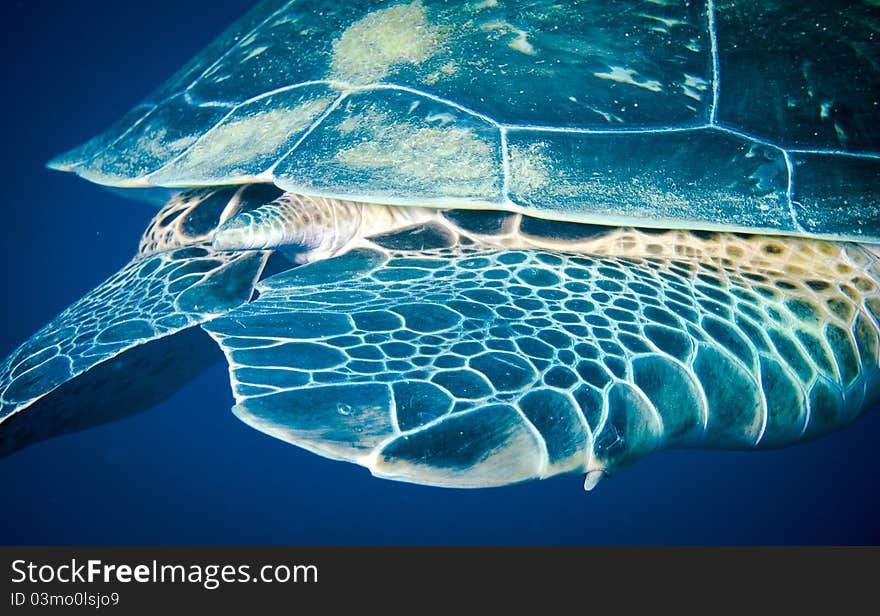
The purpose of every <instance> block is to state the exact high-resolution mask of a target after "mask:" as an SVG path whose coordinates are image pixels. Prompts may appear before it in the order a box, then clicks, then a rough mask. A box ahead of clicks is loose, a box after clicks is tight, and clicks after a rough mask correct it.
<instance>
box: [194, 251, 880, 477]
mask: <svg viewBox="0 0 880 616" xmlns="http://www.w3.org/2000/svg"><path fill="white" fill-rule="evenodd" d="M728 239H729V241H731V242H733V241H739V242H746V243H747V242H748V241H749V240H743V239H741V238H733V237H730V238H728ZM383 241H384V243H385V245H386V246H387V245H391V244H394V242H389V241H388V239H387V238H385V239H384V240H383ZM718 241H720V242H722V243H723V242H724V241H726V240H725V238H719V240H718ZM753 243H754V244H755V247H756V248H758V247H760V246H762V244H761V240H759V239H758V240H754V241H753ZM694 244H695V245H696V244H697V240H696V239H695V240H694ZM810 246H811V244H804V246H801V247H799V248H802V249H803V250H808V249H809V248H810ZM838 249H839V250H845V249H840V248H838ZM793 252H796V250H794V249H793ZM724 263H725V260H724V259H719V260H718V261H716V262H714V263H713V262H712V261H711V259H708V258H706V259H704V260H702V261H701V260H699V259H681V260H677V259H670V258H665V259H664V258H630V257H627V258H623V257H619V256H588V255H585V254H573V253H566V252H564V251H558V250H557V251H551V250H536V249H531V250H529V249H526V250H510V249H508V250H505V249H498V248H492V247H485V246H483V247H480V246H479V245H474V244H471V245H452V246H446V247H436V248H430V249H426V250H419V251H417V252H414V251H410V250H396V249H388V250H385V249H381V248H361V249H358V250H354V251H352V252H350V253H348V254H346V255H344V256H341V257H337V258H334V259H330V260H327V261H323V262H318V263H314V264H309V265H305V266H302V267H300V268H297V269H295V270H291V271H289V272H286V273H284V274H280V275H277V276H274V277H270V278H267V279H266V280H264V281H262V282H261V283H259V284H258V290H259V292H260V297H259V299H257V300H256V301H254V302H251V303H249V304H246V305H243V306H241V307H239V308H237V309H235V310H234V311H232V312H230V313H229V314H228V315H226V316H224V317H221V318H218V319H215V320H212V321H211V322H209V323H206V324H205V325H203V328H204V329H206V330H207V331H208V332H209V333H211V335H212V336H213V337H214V338H215V339H216V340H217V341H218V342H219V344H220V345H221V347H222V348H223V351H224V352H225V353H226V356H227V360H228V361H229V365H230V376H231V380H232V384H233V393H234V395H235V399H236V406H235V409H234V411H235V413H236V414H237V415H238V417H239V418H241V419H242V420H243V421H245V422H246V423H248V424H249V425H251V426H253V427H255V428H257V429H258V430H261V431H263V432H266V433H267V434H270V435H272V436H275V437H277V438H280V439H282V440H285V441H288V442H290V443H293V444H295V445H298V446H300V447H304V448H306V449H308V450H311V451H313V452H316V453H319V454H321V455H324V456H327V457H330V458H334V459H340V460H345V461H349V462H356V463H358V464H361V465H364V466H366V467H368V468H369V469H370V471H371V472H373V473H374V474H375V475H377V476H381V477H386V478H391V479H398V480H404V481H410V482H415V483H423V484H431V485H441V486H450V487H484V486H494V485H503V484H508V483H514V482H519V481H525V480H529V479H536V478H543V477H548V476H550V475H555V474H558V473H565V472H586V473H588V474H591V475H590V476H591V477H592V478H593V480H594V481H592V482H589V481H588V482H587V485H591V483H595V478H596V477H599V476H601V474H605V473H610V472H613V471H615V470H616V469H618V468H621V467H624V466H626V465H628V464H630V463H632V462H634V461H636V460H637V459H639V458H641V457H643V456H645V455H647V454H649V453H651V452H652V451H655V450H657V449H660V448H663V447H705V448H757V447H777V446H782V445H787V444H791V443H794V442H797V441H799V440H802V439H805V438H810V437H813V436H818V435H820V434H824V433H827V432H829V431H831V430H834V429H837V428H839V427H842V426H843V425H846V424H847V423H849V422H850V421H852V420H853V419H854V418H855V417H856V416H857V415H858V414H859V412H860V411H861V410H862V409H863V408H865V407H866V406H867V401H866V399H865V392H866V391H868V392H876V388H877V384H878V382H880V378H878V377H880V371H878V359H877V353H878V333H877V327H878V326H877V321H876V316H877V315H873V316H872V314H871V311H870V308H869V305H868V304H862V303H860V302H855V301H853V300H852V299H851V298H849V297H848V296H847V295H846V293H845V292H844V291H841V289H840V288H838V287H836V286H834V285H827V287H826V288H825V289H824V291H823V293H824V296H822V295H821V294H818V293H814V292H813V290H812V289H811V287H809V285H806V284H802V282H803V281H801V280H799V279H798V277H797V276H798V274H791V273H790V272H786V271H785V267H786V264H785V263H783V262H782V261H780V263H779V265H780V268H781V271H778V272H776V273H775V274H772V275H771V274H756V273H754V272H752V271H750V269H749V266H748V264H747V263H744V264H731V263H730V262H729V261H726V265H724ZM791 271H792V272H800V274H799V275H800V276H803V275H804V273H803V271H802V270H799V269H795V267H794V266H792V270H791ZM758 277H760V278H761V280H760V281H759V280H758V279H757V278H758ZM873 297H874V301H875V303H876V292H875V294H874V296H873ZM832 300H833V301H832ZM807 313H809V315H807ZM806 316H809V317H810V318H806ZM792 324H796V325H797V328H796V329H795V328H793V327H792ZM597 473H599V474H597Z"/></svg>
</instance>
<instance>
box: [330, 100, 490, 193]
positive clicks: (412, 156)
mask: <svg viewBox="0 0 880 616" xmlns="http://www.w3.org/2000/svg"><path fill="white" fill-rule="evenodd" d="M339 129H340V131H342V132H350V131H355V130H357V131H359V132H361V131H362V132H363V133H365V134H366V136H367V137H368V138H367V139H366V140H362V141H359V142H357V143H355V144H354V145H352V146H350V147H348V148H346V149H343V150H341V151H339V152H338V153H337V154H336V156H335V159H336V160H337V161H338V162H341V163H344V164H345V165H349V166H354V167H368V168H384V169H387V170H389V171H393V173H394V174H395V175H396V176H397V178H399V179H401V180H406V181H410V182H413V183H414V184H416V185H420V186H430V187H432V188H433V191H434V192H436V193H439V194H449V195H456V196H457V195H460V194H466V193H470V194H477V195H491V194H493V193H496V192H497V190H498V175H499V174H498V167H497V165H496V154H495V146H494V145H493V144H492V143H491V141H490V140H488V139H485V138H483V137H481V136H480V135H479V134H477V132H476V131H475V130H473V129H472V128H470V127H465V126H456V125H455V124H454V123H446V122H438V123H437V124H426V123H423V122H413V121H410V122H402V121H394V122H391V121H389V119H388V118H387V117H386V116H385V115H384V114H382V113H370V112H367V113H363V114H359V115H355V116H352V117H349V118H347V119H346V120H345V121H344V122H342V123H341V124H340V126H339Z"/></svg>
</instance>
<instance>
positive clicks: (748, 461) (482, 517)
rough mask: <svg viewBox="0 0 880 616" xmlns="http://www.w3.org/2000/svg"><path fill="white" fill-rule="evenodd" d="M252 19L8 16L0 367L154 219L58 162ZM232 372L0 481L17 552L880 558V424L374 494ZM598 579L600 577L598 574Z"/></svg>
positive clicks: (126, 8) (167, 9) (159, 7)
mask: <svg viewBox="0 0 880 616" xmlns="http://www.w3.org/2000/svg"><path fill="white" fill-rule="evenodd" d="M247 4H248V3H246V2H240V1H239V2H217V1H205V0H198V1H195V0H187V1H186V2H180V1H179V0H176V1H169V0H152V1H151V2H149V3H145V2H137V3H135V2H127V1H125V2H123V1H117V2H112V1H108V0H97V1H95V0H93V1H90V2H87V3H86V2H5V3H2V8H0V15H2V21H0V23H2V27H3V30H4V32H3V37H0V45H2V46H3V53H2V54H0V58H2V63H3V70H2V74H0V75H2V79H3V90H2V96H0V105H2V114H0V122H2V124H0V135H2V142H3V143H2V145H3V149H2V166H0V169H2V171H0V174H2V178H3V183H2V193H0V195H2V201H3V206H2V219H0V237H2V242H0V253H2V254H0V263H3V266H2V289H3V291H2V301H0V323H2V327H0V353H2V354H4V355H5V354H6V353H7V352H9V351H11V350H12V349H13V348H14V347H15V346H17V345H18V344H19V343H20V342H22V341H23V340H24V339H25V338H27V337H28V336H29V335H30V334H31V333H33V332H34V331H35V330H37V329H38V328H39V327H40V326H42V325H43V324H44V323H45V322H47V321H48V320H50V319H51V318H52V317H53V316H55V315H56V314H57V313H58V312H60V311H61V310H62V309H63V308H65V307H66V306H67V305H69V304H70V303H72V302H73V301H74V300H76V299H77V298H79V297H80V296H82V295H83V294H84V293H85V292H86V291H87V290H89V289H90V288H92V287H94V286H95V285H97V284H98V283H100V282H101V281H102V280H104V279H105V278H106V277H107V276H109V275H110V274H112V273H113V272H115V271H116V270H117V269H118V268H119V267H121V266H122V265H123V264H124V263H125V262H127V260H128V259H129V258H130V257H131V256H132V254H133V251H134V250H135V247H136V244H137V240H138V238H139V236H140V234H141V232H142V230H143V228H144V227H145V225H146V224H147V222H148V221H149V219H150V218H151V216H152V213H153V211H152V210H151V209H150V207H149V206H147V205H144V204H141V203H138V202H135V201H129V200H126V199H124V198H122V197H120V196H118V195H116V194H112V193H110V192H109V191H106V190H103V189H101V188H99V187H97V186H95V185H92V184H89V183H87V182H86V181H84V180H81V179H79V178H76V177H75V176H73V175H69V174H62V173H58V172H52V171H48V170H46V169H45V168H44V163H45V161H46V160H48V159H49V158H50V157H51V156H53V155H55V154H57V153H59V152H61V151H63V150H66V149H67V148H69V147H71V146H74V145H77V144H79V143H81V142H82V141H84V140H85V139H87V138H89V137H91V136H92V135H93V134H95V133H97V132H99V131H100V130H102V129H104V128H105V127H106V126H107V125H108V124H110V123H111V122H112V121H114V120H115V119H117V118H118V117H119V116H120V115H121V114H122V113H124V112H125V111H127V110H128V109H129V108H130V107H131V106H133V105H134V104H135V103H137V102H138V101H139V100H141V99H142V98H143V97H144V96H146V95H147V94H148V93H149V91H150V90H152V89H153V88H154V87H155V86H157V85H159V84H160V83H161V82H162V81H164V80H165V79H166V78H167V77H168V76H170V75H171V73H172V72H173V71H175V70H176V69H177V68H178V67H180V66H181V65H182V64H183V63H184V62H185V61H186V60H188V59H189V58H190V57H191V56H192V55H193V54H194V53H195V52H197V51H198V50H199V49H200V48H201V47H202V46H203V45H204V44H206V43H207V42H208V41H209V40H210V39H211V38H213V37H214V36H215V35H216V34H218V33H219V32H220V31H221V30H222V29H223V28H225V27H226V26H227V25H228V24H229V23H231V21H232V20H233V19H234V18H236V17H237V16H238V15H240V14H241V13H242V12H243V11H244V10H245V9H246V7H247ZM231 405H232V396H231V394H230V390H229V385H228V381H227V378H226V371H225V366H224V365H221V364H218V365H217V366H215V367H214V368H213V369H211V370H209V371H208V372H207V373H205V374H204V375H202V376H201V377H200V378H198V379H197V380H196V381H194V382H193V383H191V384H190V385H189V386H187V387H186V388H185V389H184V390H182V391H181V392H179V393H178V394H177V395H176V396H175V397H174V398H172V399H171V400H170V401H168V402H167V403H165V404H163V405H161V406H160V407H158V408H156V409H154V410H152V411H149V412H147V413H144V414H141V415H138V416H135V417H131V418H128V419H125V420H123V421H119V422H116V423H113V424H109V425H105V426H102V427H99V428H96V429H92V430H89V431H86V432H81V433H78V434H75V435H70V436H65V437H61V438H56V439H52V440H49V441H46V442H43V443H40V444H37V445H34V446H31V447H30V448H28V449H26V450H24V451H21V452H18V453H16V454H14V455H12V456H9V457H7V458H5V459H0V543H4V544H608V543H611V544H705V543H709V544H765V543H771V544H801V543H806V544H877V543H878V540H880V524H878V518H880V493H878V490H877V489H876V486H877V477H878V469H880V452H878V448H877V446H876V443H877V441H878V438H880V413H877V412H874V413H873V414H869V416H867V417H865V418H864V419H862V420H860V421H859V422H857V423H856V424H855V425H853V426H851V427H850V428H848V429H846V430H844V431H842V432H839V433H837V434H834V435H831V436H828V437H825V438H822V439H820V440H817V441H814V442H812V443H807V444H803V445H799V446H796V447H792V448H788V449H784V450H778V451H768V452H702V451H677V452H663V453H659V454H655V455H652V456H650V457H648V458H646V459H644V460H642V461H641V462H639V463H637V464H636V465H635V466H634V467H632V468H630V469H628V470H626V471H624V472H622V473H621V474H620V475H618V476H616V477H614V478H611V479H608V480H604V481H603V482H602V483H600V485H599V486H598V488H597V489H596V490H595V491H593V492H592V493H585V492H583V490H582V489H581V482H582V478H581V477H579V476H576V475H571V476H566V477H562V478H555V479H551V480H548V481H543V482H534V483H530V484H525V485H519V486H512V487H507V488H498V489H491V490H475V491H456V490H448V489H438V488H426V487H420V486H413V485H408V484H402V483H396V482H389V481H384V480H379V479H374V478H372V477H371V475H370V474H369V473H368V472H367V471H366V470H365V469H363V468H361V467H357V466H354V465H349V464H344V463H340V462H333V461H329V460H325V459H323V458H320V457H318V456H315V455H313V454H310V453H308V452H305V451H303V450H300V449H297V448H295V447H292V446H290V445H287V444H285V443H282V442H281V441H277V440H275V439H272V438H270V437H268V436H266V435H264V434H262V433H259V432H257V431H255V430H253V429H251V428H249V427H248V426H246V425H244V424H243V423H241V422H240V421H239V420H238V419H236V418H235V417H234V416H233V415H232V413H231V412H230V411H229V408H230V406H231ZM585 564H587V563H585Z"/></svg>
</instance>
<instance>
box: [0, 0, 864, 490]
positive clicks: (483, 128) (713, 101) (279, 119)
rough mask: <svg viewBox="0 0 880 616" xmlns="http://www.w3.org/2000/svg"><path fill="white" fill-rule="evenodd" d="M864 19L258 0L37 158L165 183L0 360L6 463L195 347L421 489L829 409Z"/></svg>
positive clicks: (848, 400)
mask: <svg viewBox="0 0 880 616" xmlns="http://www.w3.org/2000/svg"><path fill="white" fill-rule="evenodd" d="M878 26H880V16H878V13H877V10H876V6H875V4H874V3H872V2H863V3H853V4H852V5H850V6H847V7H846V8H835V7H833V6H830V5H828V4H827V3H823V4H819V3H803V2H791V1H771V0H766V1H758V2H735V1H726V2H720V1H719V2H713V1H712V0H706V1H694V2H681V3H679V2H672V1H669V2H666V1H662V2H661V1H658V0H653V1H636V0H631V1H627V2H619V1H615V2H611V1H599V0H590V1H589V2H586V1H571V2H565V3H552V2H545V1H537V2H517V1H513V0H483V1H471V2H463V1H443V0H422V1H418V0H417V1H415V2H408V3H407V2H393V1H392V2H381V1H369V2H330V1H328V0H312V1H290V2H280V1H278V0H268V1H266V2H263V3H261V4H259V5H258V6H256V7H255V8H254V9H253V10H252V11H251V12H249V13H248V14H247V15H245V16H244V17H243V18H242V19H241V20H240V21H238V22H237V23H236V24H234V25H233V26H232V27H231V28H230V29H229V30H228V31H227V32H226V33H224V34H223V35H221V36H220V37H219V38H218V39H217V40H216V41H214V42H213V43H212V44H211V45H209V46H208V48H207V49H205V50H204V51H203V52H202V53H200V54H199V55H198V56H196V57H195V59H193V60H192V61H191V62H190V63H189V64H188V65H187V66H186V67H184V68H183V69H182V70H181V71H180V72H179V73H177V74H176V75H175V76H174V77H172V78H171V80H170V81H169V82H168V83H166V84H165V85H163V86H162V87H161V88H159V89H158V90H157V91H156V92H155V93H154V94H153V95H152V96H151V97H149V98H148V99H147V100H146V101H145V102H144V103H142V104H140V105H138V106H137V107H135V108H134V109H133V110H132V111H131V112H130V113H129V114H127V115H126V116H124V117H123V118H122V119H121V120H120V121H119V122H118V123H117V124H115V125H114V126H113V127H111V128H110V129H108V130H107V132H105V133H103V134H102V135H99V136H98V137H96V138H94V139H92V140H91V141H89V142H87V143H86V144H84V145H82V146H80V147H79V148H76V149H74V150H72V151H71V152H68V153H67V154H65V155H63V156H60V157H58V158H57V159H55V160H53V161H52V162H51V163H50V166H52V167H53V168H56V169H62V170H67V171H73V172H75V173H77V174H78V175H80V176H82V177H84V178H86V179H89V180H91V181H94V182H97V183H100V184H104V185H107V186H112V187H117V188H125V189H129V190H130V191H133V192H137V189H149V188H154V189H158V188H162V189H171V190H172V192H173V196H171V198H170V201H168V202H167V203H166V205H165V206H164V207H163V208H162V209H161V211H160V212H159V213H158V214H157V216H156V217H155V219H154V220H153V222H152V223H151V224H150V226H149V228H148V229H147V231H146V232H145V234H144V236H143V238H142V240H141V243H140V248H139V250H138V253H137V255H136V256H135V258H134V259H133V260H132V261H131V263H129V264H128V265H126V266H125V267H124V268H123V269H122V270H120V272H118V273H117V274H115V275H114V276H113V277H111V278H110V279H109V280H107V281H106V282H104V283H103V284H101V285H100V286H98V287H97V288H96V289H94V290H93V291H92V292H91V293H89V294H88V295H86V296H85V297H84V298H82V299H81V300H79V301H78V302H77V303H75V304H74V305H73V306H71V307H70V308H68V309H67V310H66V311H64V312H63V313H62V314H61V315H59V316H58V317H57V318H56V319H55V320H53V321H52V322H51V323H49V324H48V325H47V326H46V327H44V328H43V329H42V330H40V331H39V332H37V333H36V334H35V335H34V336H33V337H31V338H30V339H29V340H27V341H26V342H25V343H24V344H23V345H22V346H21V347H20V348H19V349H17V350H16V351H15V352H14V353H12V354H11V355H10V356H9V357H8V358H7V359H6V360H5V362H4V363H3V364H2V366H0V452H2V453H9V452H12V451H15V450H17V449H19V448H21V447H23V446H25V445H27V444H29V443H31V442H34V441H36V440H39V439H41V438H45V437H47V436H51V435H53V434H58V433H64V432H68V431H72V430H76V429H81V428H83V427H86V426H89V425H93V424H96V423H100V422H103V421H107V420H109V419H112V418H114V417H118V416H120V415H123V414H126V413H131V412H135V411H138V410H141V409H144V408H148V407H149V406H151V405H152V404H154V403H156V402H157V401H158V400H161V399H162V398H164V397H166V396H167V395H169V394H170V393H171V392H172V391H174V390H175V388H177V387H178V386H179V385H180V384H182V383H184V382H186V381H187V380H188V379H189V378H191V377H192V376H193V375H194V374H196V373H197V372H198V371H199V370H201V369H202V368H203V367H204V366H205V365H206V364H207V363H209V362H210V361H212V359H213V358H214V352H215V349H216V345H219V347H220V348H221V349H222V351H223V353H224V354H225V357H226V360H227V362H228V364H229V374H230V379H231V382H232V388H233V393H234V396H235V401H236V405H235V407H234V412H235V413H236V414H237V415H238V417H240V418H241V419H242V420H243V421H245V422H246V423H248V424H250V425H251V426H253V427H255V428H257V429H258V430H261V431H263V432H266V433H268V434H271V435H273V436H275V437H277V438H280V439H283V440H285V441H288V442H291V443H293V444H295V445H298V446H300V447H304V448H306V449H309V450H311V451H314V452H316V453H319V454H321V455H324V456H327V457H331V458H335V459H341V460H347V461H352V462H356V463H358V464H362V465H364V466H367V467H368V468H369V469H370V470H371V471H372V472H373V473H374V474H375V475H378V476H381V477H387V478H391V479H399V480H404V481H411V482H417V483H425V484H432V485H443V486H458V487H482V486H494V485H503V484H508V483H513V482H519V481H526V480H529V479H537V478H544V477H549V476H552V475H556V474H559V473H569V472H579V473H583V474H584V475H585V476H586V481H585V486H586V487H588V488H590V487H592V486H593V485H595V483H596V482H597V481H598V479H599V478H601V477H602V476H604V475H606V474H610V473H612V472H614V471H616V470H617V469H619V468H622V467H624V466H626V465H627V464H629V463H631V462H633V461H635V460H637V459H639V458H641V457H642V456H644V455H646V454H648V453H650V452H652V451H655V450H657V449H660V448H664V447H707V448H760V447H779V446H784V445H788V444H791V443H795V442H799V441H802V440H805V439H808V438H812V437H816V436H819V435H821V434H825V433H827V432H829V431H831V430H834V429H837V428H840V427H842V426H844V425H847V424H849V423H850V422H851V421H853V420H854V419H855V418H856V417H857V416H858V415H859V414H860V413H861V412H863V411H864V410H867V409H869V408H871V406H872V405H874V404H875V403H876V402H877V400H878V397H880V366H878V347H880V344H878V337H880V336H878V333H880V332H878V318H880V291H878V284H880V283H878V280H880V260H878V259H880V256H878V255H880V250H878V248H877V242H880V206H878V204H880V154H878V151H880V148H878V145H880V130H878V127H880V107H878V99H877V96H878V92H880V73H878V71H877V68H876V67H877V66H878V64H880V53H878V48H877V44H876V43H875V42H873V41H874V38H875V37H876V32H877V31H878ZM143 192H145V193H146V192H148V191H143Z"/></svg>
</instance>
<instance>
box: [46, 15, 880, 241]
mask: <svg viewBox="0 0 880 616" xmlns="http://www.w3.org/2000/svg"><path fill="white" fill-rule="evenodd" d="M878 29H880V15H878V11H877V7H876V3H875V2H869V1H865V2H861V3H850V4H849V5H847V6H846V7H838V6H836V5H835V3H803V2H799V1H796V0H795V1H788V0H786V1H772V0H766V1H758V2H756V1H753V0H749V1H741V2H735V1H720V2H713V1H712V0H706V1H692V2H681V3H679V2H646V1H634V0H631V1H627V2H620V1H618V0H614V1H612V0H607V1H604V0H603V1H600V0H583V1H581V0H578V1H570V2H550V1H544V0H542V1H538V2H535V1H529V2H525V1H521V2H520V1H512V0H482V1H478V0H472V1H470V2H462V1H444V0H421V1H418V0H417V1H415V2H411V3H406V2H403V3H401V2H380V1H376V0H373V1H368V2H338V1H330V0H310V1H301V2H300V1H297V2H293V1H292V2H281V1H279V0H267V1H266V2H263V3H261V4H259V5H258V6H256V7H255V8H254V9H253V10H252V11H251V12H249V13H248V14H247V15H245V16H244V17H243V18H242V19H241V20H240V21H238V22H237V23H236V24H234V25H233V26H232V27H231V28H230V29H229V30H228V31H227V32H225V33H224V34H222V35H221V36H220V37H219V38H218V39H217V40H216V41H214V42H213V43H212V44H210V45H209V46H208V47H207V48H206V49H205V50H204V51H202V52H201V53H200V54H199V55H197V56H196V57H195V58H194V59H193V60H192V61H191V62H190V63H189V64H188V65H187V66H186V67H184V68H183V69H182V70H181V71H180V72H179V73H178V74H177V75H175V76H174V77H173V78H172V79H171V80H169V81H168V82H167V83H166V84H165V85H163V86H162V87H160V88H159V89H158V90H157V91H156V92H154V93H153V95H152V96H150V97H149V98H148V99H147V100H146V101H144V102H143V103H142V104H140V105H138V106H137V107H135V108H134V109H133V110H132V111H131V112H129V113H128V114H127V115H125V116H124V117H123V118H122V119H121V120H120V121H119V122H118V123H117V124H115V125H114V126H112V127H111V128H110V129H108V130H107V131H106V132H105V133H104V134H102V135H99V136H97V137H95V138H94V139H92V140H91V141H89V142H87V143H86V144H84V145H82V146H80V147H79V148H76V149H74V150H72V151H70V152H68V153H67V154H64V155H62V156H60V157H58V158H56V159H55V160H53V161H52V162H51V163H50V166H52V167H55V168H58V169H64V170H69V171H74V172H75V173H77V174H79V175H81V176H83V177H85V178H87V179H89V180H92V181H95V182H98V183H101V184H106V185H110V186H117V187H151V186H161V187H185V186H206V185H222V184H241V183H251V182H274V183H275V184H276V185H277V186H278V187H280V188H283V189H284V190H289V191H295V192H299V193H304V194H310V195H323V196H333V197H339V198H349V199H357V200H363V201H370V202H381V203H390V204H420V205H430V206H436V207H455V208H491V209H507V210H515V211H524V212H526V213H529V214H532V215H534V216H538V217H543V218H550V219H557V220H568V221H577V222H590V223H602V224H614V225H624V224H626V225H639V226H644V227H661V228H688V229H711V230H736V231H748V232H758V233H769V234H783V235H808V236H817V237H824V238H831V239H848V240H856V241H865V242H877V241H880V128H878V127H880V103H878V92H880V73H878V71H877V69H876V67H877V66H878V65H880V47H878V45H877V44H876V43H874V42H872V40H873V38H874V37H875V36H876V31H877V30H878Z"/></svg>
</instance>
